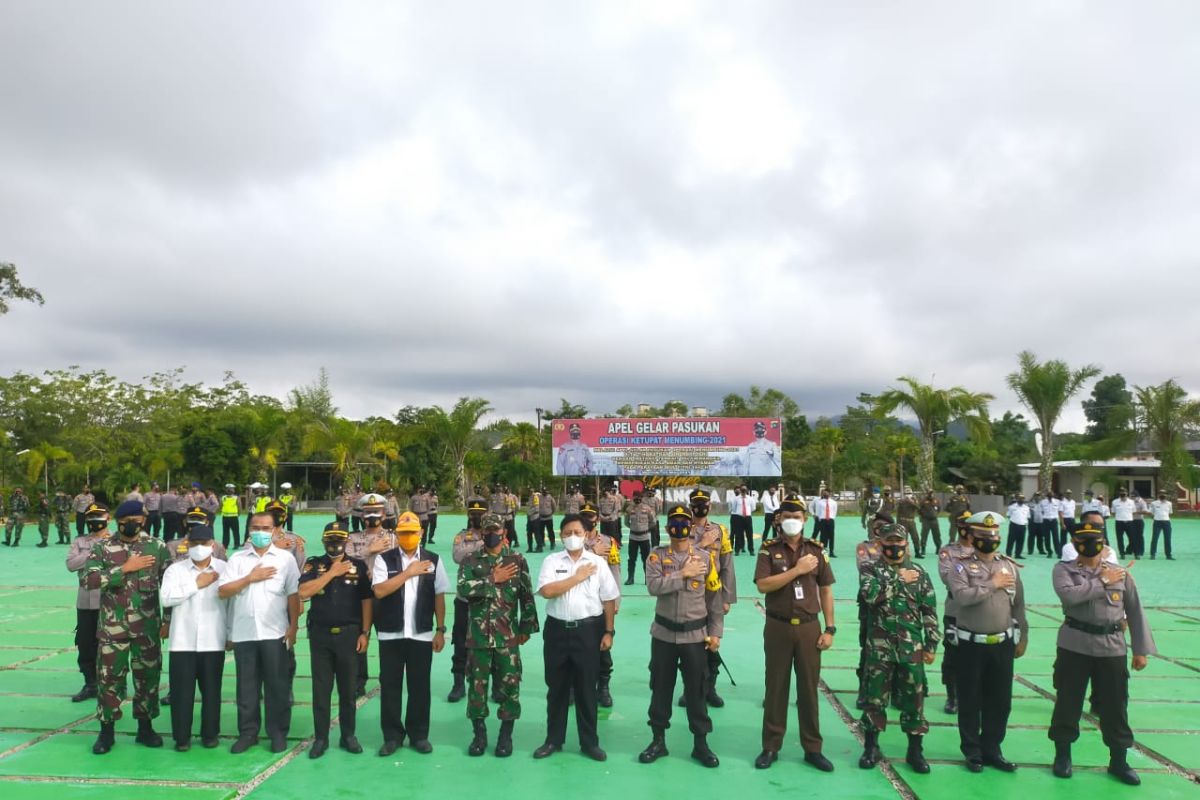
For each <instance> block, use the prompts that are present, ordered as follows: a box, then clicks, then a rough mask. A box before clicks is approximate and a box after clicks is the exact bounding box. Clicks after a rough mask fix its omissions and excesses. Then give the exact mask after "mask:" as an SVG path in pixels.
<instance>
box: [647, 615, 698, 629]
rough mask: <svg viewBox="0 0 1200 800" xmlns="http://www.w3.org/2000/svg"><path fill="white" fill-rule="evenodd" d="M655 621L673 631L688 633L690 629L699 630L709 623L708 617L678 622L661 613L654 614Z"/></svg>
mask: <svg viewBox="0 0 1200 800" xmlns="http://www.w3.org/2000/svg"><path fill="white" fill-rule="evenodd" d="M654 621H655V622H656V623H658V624H659V625H661V626H663V627H664V628H666V629H667V630H669V631H671V632H672V633H687V632H688V631H698V630H700V629H701V628H703V627H704V626H706V625H708V619H707V618H705V619H691V620H688V621H687V622H676V621H675V620H673V619H667V618H666V617H664V616H662V615H661V614H655V615H654Z"/></svg>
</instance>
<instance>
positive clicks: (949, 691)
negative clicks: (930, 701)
mask: <svg viewBox="0 0 1200 800" xmlns="http://www.w3.org/2000/svg"><path fill="white" fill-rule="evenodd" d="M942 711H945V712H946V713H947V714H957V713H958V689H957V688H955V686H954V684H953V683H950V684H947V685H946V705H945V706H944V707H943V708H942Z"/></svg>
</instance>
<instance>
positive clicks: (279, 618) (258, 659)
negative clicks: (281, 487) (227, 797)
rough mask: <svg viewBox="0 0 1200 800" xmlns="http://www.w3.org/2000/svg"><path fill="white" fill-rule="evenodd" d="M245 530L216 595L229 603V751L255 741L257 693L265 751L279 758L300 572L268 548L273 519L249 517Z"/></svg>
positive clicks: (290, 558)
mask: <svg viewBox="0 0 1200 800" xmlns="http://www.w3.org/2000/svg"><path fill="white" fill-rule="evenodd" d="M249 529H250V549H249V550H238V551H236V552H234V553H233V554H232V555H231V556H230V557H229V564H228V565H227V566H226V568H225V574H224V575H222V576H221V580H220V583H219V586H220V588H219V590H218V591H219V593H220V596H221V597H222V598H224V599H229V600H231V602H230V606H229V620H230V625H229V627H230V631H231V635H230V639H231V640H232V641H233V657H234V662H235V664H236V665H237V718H238V739H237V741H236V742H234V744H233V747H232V748H230V752H231V753H244V752H246V751H247V750H249V749H250V747H251V746H252V745H254V744H255V743H256V742H257V741H258V731H259V726H260V723H261V721H262V717H261V715H260V709H259V696H260V693H261V695H262V696H263V698H264V700H265V705H266V731H267V736H268V737H270V740H271V752H273V753H282V752H283V751H284V750H286V749H287V733H288V729H289V728H290V727H291V724H292V709H291V705H290V704H289V702H288V696H289V695H290V694H291V689H292V687H291V683H292V682H291V679H290V678H289V677H288V661H289V659H288V652H289V651H290V650H291V649H292V648H293V647H295V646H296V629H297V627H298V626H299V624H300V611H301V603H300V594H299V583H300V570H299V568H297V567H296V559H295V556H294V555H293V554H292V553H291V552H289V551H288V550H283V549H281V548H279V547H276V546H275V544H274V543H273V541H272V540H273V538H274V536H275V520H274V518H273V517H272V516H271V515H270V514H269V513H267V512H263V511H260V512H256V513H254V514H251V516H250V526H249Z"/></svg>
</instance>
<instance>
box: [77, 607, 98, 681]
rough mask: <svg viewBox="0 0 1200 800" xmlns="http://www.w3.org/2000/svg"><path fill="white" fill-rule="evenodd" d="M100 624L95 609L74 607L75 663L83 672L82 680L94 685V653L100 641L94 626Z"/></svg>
mask: <svg viewBox="0 0 1200 800" xmlns="http://www.w3.org/2000/svg"><path fill="white" fill-rule="evenodd" d="M99 624H100V612H99V611H98V610H96V609H89V608H77V609H75V649H76V650H78V651H79V656H78V657H77V658H76V663H77V664H79V671H80V672H81V673H82V674H83V682H84V683H86V684H88V685H89V686H95V685H96V653H97V652H98V651H99V649H100V642H99V641H98V640H97V639H96V628H97V627H98V626H99Z"/></svg>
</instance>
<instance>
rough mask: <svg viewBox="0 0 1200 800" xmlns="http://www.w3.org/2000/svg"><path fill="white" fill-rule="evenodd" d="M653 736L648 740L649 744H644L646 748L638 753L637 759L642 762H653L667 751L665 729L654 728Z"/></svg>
mask: <svg viewBox="0 0 1200 800" xmlns="http://www.w3.org/2000/svg"><path fill="white" fill-rule="evenodd" d="M653 730H654V738H653V739H651V740H650V744H648V745H646V749H645V750H643V751H642V752H641V753H639V754H638V761H640V762H642V763H643V764H653V763H654V762H655V761H658V760H659V759H660V758H662V757H663V756H665V755H668V753H667V739H666V735H665V734H666V731H664V730H663V729H662V728H654V729H653Z"/></svg>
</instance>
